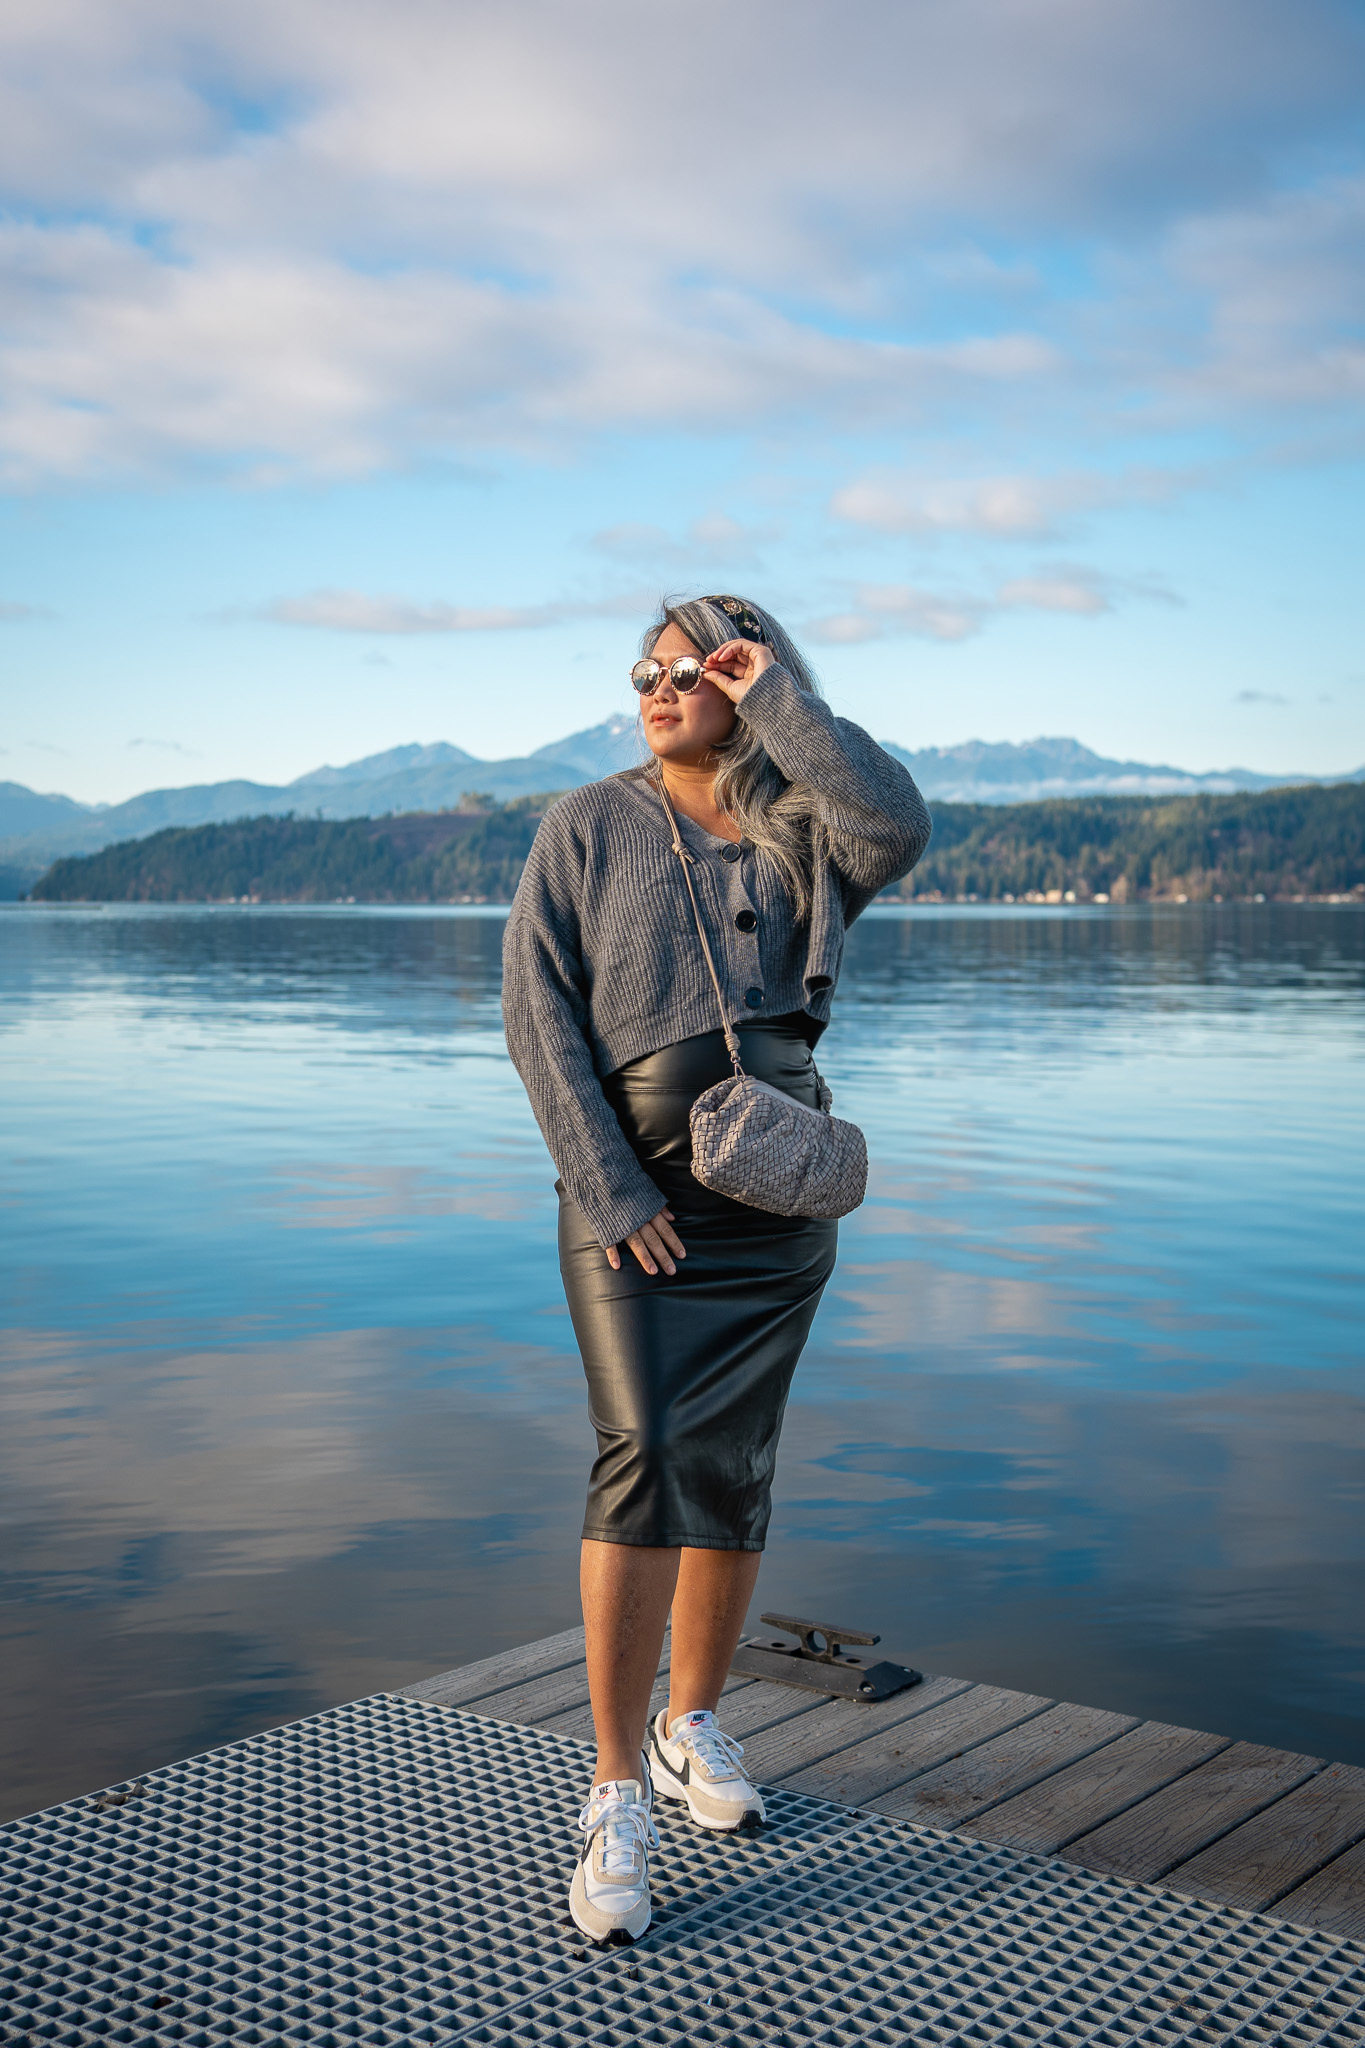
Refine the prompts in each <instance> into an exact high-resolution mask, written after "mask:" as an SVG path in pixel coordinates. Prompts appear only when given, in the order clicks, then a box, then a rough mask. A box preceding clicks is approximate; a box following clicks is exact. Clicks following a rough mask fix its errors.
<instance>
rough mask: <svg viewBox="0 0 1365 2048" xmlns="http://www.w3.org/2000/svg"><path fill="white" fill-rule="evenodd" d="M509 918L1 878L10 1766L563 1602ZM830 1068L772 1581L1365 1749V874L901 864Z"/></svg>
mask: <svg viewBox="0 0 1365 2048" xmlns="http://www.w3.org/2000/svg"><path fill="white" fill-rule="evenodd" d="M501 936H502V921H501V915H500V913H497V912H485V911H468V912H460V911H426V910H422V911H412V912H403V911H370V910H362V909H356V910H337V911H315V910H272V909H256V910H245V909H243V910H233V909H211V910H174V909H150V910H144V909H110V910H104V911H100V910H93V909H92V910H85V909H72V910H62V909H43V908H40V907H34V908H29V907H24V906H16V907H13V908H9V907H7V908H6V909H5V910H4V911H3V912H0V1061H3V1066H4V1081H3V1088H4V1101H5V1104H6V1108H5V1117H4V1146H3V1162H2V1165H0V1174H2V1178H0V1195H2V1197H3V1203H4V1212H3V1213H4V1258H5V1272H6V1295H7V1303H6V1315H5V1321H6V1323H7V1324H8V1325H9V1331H10V1334H9V1335H8V1337H7V1339H6V1343H5V1353H4V1368H3V1374H2V1375H0V1401H3V1418H2V1419H3V1435H2V1436H0V1514H2V1515H3V1599H4V1602H5V1604H4V1606H3V1609H2V1610H0V1627H2V1629H3V1644H2V1646H0V1647H2V1648H3V1657H4V1666H5V1672H6V1678H5V1683H4V1688H3V1716H4V1727H3V1742H4V1760H3V1775H4V1781H5V1792H4V1811H5V1812H7V1813H16V1812H22V1811H25V1810H27V1809H29V1808H31V1807H33V1806H35V1805H38V1804H41V1803H44V1802H46V1801H49V1800H55V1799H58V1798H63V1797H66V1796H68V1795H70V1794H73V1793H77V1792H81V1791H84V1790H86V1789H89V1788H90V1787H92V1786H95V1785H98V1784H100V1783H105V1782H108V1781H109V1780H111V1779H116V1778H120V1777H123V1776H126V1775H127V1774H129V1773H131V1772H133V1771H136V1770H140V1769H144V1768H146V1767H148V1766H150V1765H154V1764H157V1763H161V1762H164V1761H166V1760H168V1759H169V1758H171V1757H174V1756H178V1755H183V1754H185V1753H187V1752H190V1751H194V1750H198V1749H202V1748H205V1747H207V1746H209V1745H211V1744H213V1743H219V1742H225V1741H228V1740H230V1739H231V1738H233V1737H236V1736H240V1735H245V1734H248V1733H250V1732H251V1731H253V1730H256V1729H259V1728H262V1727H265V1726H268V1725H270V1724H272V1723H275V1722H278V1721H281V1720H285V1719H287V1718H290V1717H292V1716H296V1715H300V1714H305V1713H308V1712H310V1711H312V1710H314V1709H316V1708H320V1707H324V1706H327V1705H330V1704H332V1703H334V1702H336V1701H338V1700H341V1699H345V1698H348V1697H353V1696H355V1695H357V1694H361V1693H366V1692H370V1691H373V1690H375V1689H376V1688H378V1687H381V1686H386V1685H393V1684H401V1683H403V1682H405V1681H407V1680H410V1679H412V1678H415V1677H417V1676H419V1675H421V1674H423V1673H426V1672H429V1671H433V1670H437V1669H440V1668H442V1667H443V1666H446V1665H449V1664H452V1663H457V1662H462V1661H464V1660H466V1659H469V1658H472V1657H475V1656H479V1655H483V1654H486V1653H488V1652H491V1651H494V1650H497V1649H499V1648H503V1647H506V1646H508V1645H510V1644H513V1643H516V1642H519V1641H522V1640H525V1639H526V1638H529V1637H533V1636H537V1635H541V1634H545V1633H547V1632H549V1631H550V1630H553V1629H558V1628H562V1627H565V1626H567V1625H568V1624H569V1623H571V1622H573V1621H574V1620H576V1619H577V1606H576V1586H575V1578H576V1549H577V1537H578V1528H579V1520H580V1516H581V1510H582V1496H583V1486H584V1480H585V1476H586V1472H587V1467H588V1463H589V1460H590V1457H591V1448H592V1447H591V1438H590V1433H589V1430H588V1425H587V1420H586V1415H585V1400H584V1389H583V1384H582V1377H581V1371H580V1368H579V1365H578V1361H577V1355H576V1353H575V1350H574V1346H573V1339H572V1333H571V1331H570V1327H569V1322H568V1317H567V1314H566V1312H565V1309H564V1305H563V1300H562V1297H561V1294H560V1289H559V1277H558V1272H557V1269H556V1265H555V1257H554V1211H555V1203H554V1197H553V1193H552V1189H551V1183H552V1180H553V1173H552V1170H551V1169H550V1167H549V1164H548V1161H547V1159H546V1157H545V1154H544V1151H543V1149H542V1146H541V1143H540V1139H539V1136H538V1134H537V1132H536V1129H535V1125H534V1123H533V1122H532V1119H531V1116H530V1112H529V1110H528V1108H527V1106H526V1102H525V1099H524V1097H523V1095H522V1093H521V1089H520V1087H519V1084H518V1082H517V1079H516V1076H515V1074H514V1073H513V1071H512V1069H511V1067H510V1066H509V1064H508V1061H507V1058H506V1054H505V1052H504V1050H503V1045H502V1037H501V1031H500V1027H499V1020H498V983H499V973H498V955H499V944H500V940H501ZM822 1065H823V1066H824V1067H825V1069H826V1071H827V1073H828V1075H829V1077H830V1079H831V1081H832V1083H833V1085H834V1087H835V1090H836V1093H837V1095H838V1098H839V1107H840V1109H841V1110H842V1111H843V1112H844V1113H846V1114H849V1115H852V1116H855V1117H857V1118H858V1119H859V1121H860V1122H862V1123H863V1124H864V1126H865V1127H866V1129H867V1131H868V1136H869V1140H870V1143H871V1149H872V1154H873V1160H874V1169H873V1183H872V1195H871V1199H870V1200H869V1202H868V1204H867V1206H866V1207H865V1208H864V1209H863V1210H862V1211H861V1212H860V1213H859V1215H857V1216H856V1217H854V1218H853V1219H851V1221H850V1222H849V1223H847V1224H846V1225H845V1226H844V1227H843V1236H842V1252H841V1259H840V1264H839V1268H838V1271H837V1273H836V1275H835V1278H834V1280H833V1282H832V1283H831V1286H830V1289H829V1293H828V1295H827V1297H826V1302H825V1305H824V1307H823V1309H822V1311H821V1315H820V1318H819V1321H818V1322H817V1324H816V1328H815V1333H814V1336H813V1339H812V1342H811V1344H810V1347H809V1349H808V1351H807V1354H806V1358H805V1361H804V1363H803V1365H802V1368H801V1370H800V1372H799V1374H798V1378H797V1384H796V1391H795V1395H794V1398H793V1403H792V1407H791V1410H790V1412H789V1418H788V1422H787V1428H786V1434H785V1438H784V1450H783V1457H782V1461H781V1465H780V1470H779V1481H778V1487H777V1492H776V1509H775V1514H774V1519H773V1528H772V1536H771V1542H770V1548H769V1551H768V1556H767V1560H766V1563H765V1567H764V1574H763V1578H762V1580H761V1582H760V1600H759V1603H758V1604H761V1605H763V1606H776V1607H779V1608H785V1609H788V1610H794V1611H797V1612H802V1611H804V1612H809V1613H814V1614H818V1615H822V1616H826V1617H829V1618H832V1619H834V1620H844V1621H848V1622H850V1623H853V1624H854V1625H864V1626H871V1627H874V1628H879V1629H880V1630H881V1631H882V1634H883V1637H884V1639H885V1642H886V1644H887V1647H888V1648H889V1649H892V1650H893V1651H900V1652H904V1653H909V1654H910V1655H912V1656H913V1657H914V1658H915V1660H916V1661H919V1662H922V1663H923V1664H925V1665H927V1666H928V1667H929V1668H931V1669H935V1670H940V1671H950V1672H954V1673H959V1674H963V1675H966V1676H970V1677H974V1678H980V1679H987V1680H992V1681H995V1682H997V1683H1002V1684H1006V1685H1011V1686H1018V1687H1022V1688H1024V1689H1027V1690H1030V1691H1037V1692H1044V1693H1050V1694H1054V1695H1058V1696H1060V1697H1063V1698H1067V1699H1073V1700H1083V1701H1088V1702H1093V1703H1096V1704H1098V1705H1102V1706H1108V1707H1115V1708H1121V1709H1125V1710H1128V1711H1131V1712H1133V1713H1136V1714H1142V1715H1149V1716H1156V1717H1160V1718H1162V1719H1165V1720H1172V1721H1178V1722H1183V1723H1185V1724H1188V1725H1193V1726H1196V1727H1201V1728H1211V1729H1218V1730H1224V1731H1227V1732H1229V1733H1231V1734H1235V1735H1239V1736H1245V1737H1251V1738H1255V1739H1259V1740H1262V1741H1266V1742H1271V1743H1277V1744H1281V1745H1283V1746H1285V1747H1292V1748H1303V1749H1309V1750H1312V1751H1314V1752H1316V1753H1318V1754H1324V1755H1329V1756H1335V1757H1340V1758H1346V1759H1349V1760H1352V1761H1354V1762H1357V1763H1365V1574H1363V1573H1362V1569H1361V1564H1362V1553H1365V1516H1362V1512H1361V1503H1362V1491H1365V1488H1363V1486H1362V1473H1363V1471H1365V1465H1363V1463H1362V1455H1361V1454H1362V1446H1363V1444H1365V1372H1362V1357H1361V1353H1362V1345H1361V1323H1360V1309H1361V1299H1360V1292H1361V1274H1362V1244H1363V1243H1365V1239H1363V1238H1362V1233H1361V1193H1362V1181H1365V1085H1362V1084H1365V915H1362V913H1361V912H1360V911H1359V910H1355V909H1351V908H1349V907H1348V908H1342V909H1333V908H1329V907H1324V908H1318V907H1314V906H1302V907H1292V906H1277V905H1273V904H1268V905H1264V906H1251V905H1247V906H1238V905H1225V906H1222V907H1201V906H1196V905H1191V906H1189V907H1187V908H1183V909H1181V908H1176V907H1171V908H1164V907H1163V908H1151V909H1146V908H1138V909H1129V910H1111V911H1108V912H1103V911H1087V910H1066V911H1060V912H1057V913H1052V912H1047V911H1038V910H1027V911H1025V910H1018V911H997V910H989V909H981V910H971V909H959V910H952V909H949V910H942V911H935V910H913V911H906V910H900V909H888V910H876V911H874V912H872V913H871V914H869V916H867V917H866V918H865V919H864V920H863V921H862V923H861V924H860V925H859V926H858V927H857V928H856V929H855V931H854V933H853V934H852V936H851V940H850V950H849V957H848V966H847V970H846V975H845V980H844V983H843V985H842V988H841V991H840V995H839V998H838V1004H837V1008H836V1019H835V1025H834V1028H833V1029H832V1031H831V1032H830V1033H829V1035H828V1037H827V1038H826V1040H825V1044H824V1052H823V1057H822ZM756 1614H757V1606H756V1608H755V1616H756Z"/></svg>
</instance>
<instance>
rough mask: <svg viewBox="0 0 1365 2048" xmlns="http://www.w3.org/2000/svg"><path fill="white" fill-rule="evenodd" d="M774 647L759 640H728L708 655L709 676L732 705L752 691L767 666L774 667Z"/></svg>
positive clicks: (707, 668) (707, 670) (707, 672)
mask: <svg viewBox="0 0 1365 2048" xmlns="http://www.w3.org/2000/svg"><path fill="white" fill-rule="evenodd" d="M772 662H773V654H772V649H771V648H769V647H764V646H763V644H762V643H761V641H758V640H727V641H726V643H725V645H724V646H723V647H718V648H717V649H716V651H715V653H714V654H708V655H707V657H706V675H707V678H708V679H709V681H711V682H713V683H714V684H715V686H716V688H717V689H718V690H723V691H724V692H725V694H726V696H727V697H728V698H729V699H730V702H731V703H732V704H738V702H739V700H740V698H741V697H742V696H743V695H744V694H745V692H746V691H748V690H751V689H752V688H753V686H754V684H755V683H756V682H757V681H758V679H759V677H760V676H761V675H762V673H763V671H764V669H765V668H771V666H772Z"/></svg>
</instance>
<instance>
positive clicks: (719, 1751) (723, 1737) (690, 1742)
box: [669, 1721, 744, 1778]
mask: <svg viewBox="0 0 1365 2048" xmlns="http://www.w3.org/2000/svg"><path fill="white" fill-rule="evenodd" d="M669 1740H670V1741H672V1742H676V1743H677V1744H678V1747H679V1748H680V1749H687V1750H690V1751H691V1752H692V1754H693V1756H694V1757H695V1758H696V1759H697V1762H698V1763H699V1764H701V1765H703V1766H704V1768H705V1769H706V1770H707V1771H709V1773H710V1774H711V1776H712V1777H713V1778H732V1777H733V1778H742V1777H743V1776H744V1773H743V1771H742V1770H741V1769H740V1759H741V1757H742V1756H743V1755H744V1744H743V1743H742V1742H736V1741H735V1738H734V1736H733V1735H727V1734H726V1733H725V1730H724V1729H723V1728H718V1727H717V1726H716V1724H715V1722H714V1721H711V1722H709V1723H708V1722H703V1723H702V1725H701V1726H700V1727H699V1728H680V1729H679V1730H678V1733H677V1734H676V1735H673V1736H670V1738H669Z"/></svg>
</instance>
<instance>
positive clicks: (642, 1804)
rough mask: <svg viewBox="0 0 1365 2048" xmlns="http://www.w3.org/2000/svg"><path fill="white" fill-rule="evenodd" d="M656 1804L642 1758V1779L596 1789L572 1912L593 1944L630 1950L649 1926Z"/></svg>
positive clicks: (581, 1820) (585, 1823) (587, 1810)
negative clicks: (650, 1855)
mask: <svg viewBox="0 0 1365 2048" xmlns="http://www.w3.org/2000/svg"><path fill="white" fill-rule="evenodd" d="M652 1805H653V1788H652V1787H651V1785H650V1779H649V1765H648V1763H647V1761H646V1760H645V1758H644V1757H643V1756H641V1758H640V1776H639V1778H608V1779H606V1780H605V1781H604V1783H602V1784H600V1785H594V1786H593V1788H592V1792H591V1793H590V1795H589V1798H588V1803H587V1805H586V1806H585V1807H584V1808H583V1811H582V1813H580V1814H579V1816H578V1825H579V1827H580V1828H581V1829H582V1830H583V1847H582V1849H581V1850H580V1851H579V1855H578V1862H577V1864H576V1866H575V1868H574V1874H573V1883H572V1884H571V1885H570V1887H569V1911H570V1912H571V1913H572V1914H573V1918H574V1925H575V1926H576V1927H579V1928H581V1929H582V1931H583V1933H584V1934H586V1935H587V1936H588V1938H589V1940H591V1941H598V1942H610V1943H611V1944H612V1946H613V1947H615V1948H620V1947H624V1946H627V1945H628V1944H629V1943H630V1942H632V1941H638V1940H639V1938H640V1936H641V1935H642V1934H643V1933H644V1931H645V1929H646V1928H647V1927H648V1925H649V1916H650V1898H649V1852H650V1850H651V1849H657V1848H658V1846H659V1837H658V1834H657V1832H656V1830H655V1827H654V1820H653V1815H652V1813H651V1807H652Z"/></svg>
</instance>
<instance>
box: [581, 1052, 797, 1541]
mask: <svg viewBox="0 0 1365 2048" xmlns="http://www.w3.org/2000/svg"><path fill="white" fill-rule="evenodd" d="M741 1039H742V1043H743V1048H744V1051H743V1059H744V1066H745V1070H746V1072H748V1073H750V1074H753V1075H754V1076H755V1077H756V1078H757V1079H759V1080H763V1081H769V1082H771V1083H772V1085H773V1086H774V1087H776V1088H781V1089H782V1090H783V1091H784V1092H785V1093H786V1094H788V1095H792V1096H795V1097H796V1099H797V1100H798V1101H799V1102H805V1103H807V1104H808V1105H809V1106H810V1107H812V1108H813V1107H814V1106H815V1100H816V1096H815V1087H816V1084H815V1071H814V1066H813V1063H812V1060H811V1054H810V1047H809V1045H808V1044H807V1042H806V1039H805V1036H804V1035H803V1033H802V1032H801V1030H800V1029H799V1028H798V1027H797V1026H796V1025H795V1024H794V1023H791V1022H788V1021H787V1020H786V1019H782V1018H774V1019H772V1020H771V1021H770V1022H768V1023H766V1024H763V1025H753V1026H748V1027H745V1028H744V1029H742V1031H741ZM730 1071H731V1069H730V1060H729V1055H728V1054H727V1052H726V1050H725V1040H724V1037H723V1036H722V1034H721V1033H720V1032H719V1031H713V1032H708V1033H706V1034H705V1036H703V1037H700V1038H688V1039H684V1040H682V1041H681V1042H680V1043H679V1044H677V1045H670V1046H667V1047H665V1048H664V1050H663V1051H662V1052H656V1053H650V1054H649V1055H648V1056H647V1057H646V1058H645V1059H641V1060H633V1061H632V1062H631V1063H630V1065H629V1066H626V1067H621V1068H619V1069H618V1070H617V1072H616V1073H614V1074H612V1075H610V1076H609V1077H608V1079H607V1080H606V1082H605V1083H604V1084H603V1085H604V1088H605V1091H606V1095H607V1099H608V1101H609V1102H610V1103H611V1105H612V1107H613V1109H614V1110H615V1111H616V1114H617V1116H618V1118H619V1119H620V1122H621V1128H622V1129H623V1130H624V1132H625V1134H626V1136H627V1138H628V1139H629V1140H630V1143H631V1145H632V1147H633V1149H634V1151H635V1153H636V1155H637V1156H638V1158H639V1159H640V1162H641V1164H642V1165H643V1166H644V1168H645V1170H646V1172H647V1173H648V1174H649V1176H650V1178H651V1179H652V1180H653V1181H654V1182H655V1184H656V1185H657V1186H658V1187H659V1188H661V1189H662V1191H663V1194H664V1199H665V1201H666V1203H667V1205H668V1207H669V1208H670V1209H671V1210H672V1211H673V1214H674V1217H675V1219H676V1220H675V1222H674V1226H673V1227H674V1229H675V1230H676V1231H677V1233H678V1236H679V1237H680V1238H681V1240H682V1242H683V1244H684V1245H685V1246H686V1247H687V1257H686V1258H685V1259H683V1260H680V1261H678V1262H677V1271H676V1272H675V1273H674V1274H673V1275H671V1276H670V1275H668V1274H666V1273H664V1272H663V1271H662V1269H661V1270H660V1271H659V1272H658V1273H657V1274H656V1275H655V1277H654V1278H652V1279H651V1278H650V1276H649V1275H648V1274H647V1273H646V1272H645V1271H644V1269H643V1268H642V1267H641V1266H640V1264H639V1263H638V1261H637V1260H636V1258H635V1255H634V1253H633V1252H631V1251H629V1250H628V1249H627V1248H626V1247H625V1246H624V1245H623V1246H622V1248H621V1270H620V1272H619V1273H614V1272H613V1271H612V1269H611V1267H610V1266H609V1265H608V1264H607V1260H606V1254H605V1253H604V1252H603V1250H602V1247H601V1246H600V1245H599V1244H598V1242H597V1240H596V1238H595V1237H594V1236H593V1234H592V1231H591V1230H590V1229H589V1227H588V1224H587V1221H586V1219H585V1218H584V1216H583V1214H582V1212H581V1211H580V1210H579V1209H578V1208H576V1207H575V1205H574V1204H573V1203H572V1202H571V1201H569V1199H568V1197H567V1196H566V1195H565V1194H564V1192H563V1189H562V1188H561V1189H560V1191H559V1193H560V1204H559V1264H560V1271H561V1273H562V1274H563V1276H564V1291H565V1293H566V1295H567V1296H568V1300H569V1313H570V1315H571V1316H572V1318H573V1326H574V1333H575V1335H576V1336H577V1338H578V1345H579V1349H580V1351H581V1352H582V1355H583V1365H584V1369H585V1371H586V1373H587V1379H588V1409H589V1414H590V1416H591V1418H592V1425H593V1428H594V1429H595V1430H596V1432H597V1460H596V1463H595V1464H594V1466H593V1470H592V1480H591V1483H590V1485H589V1489H588V1506H587V1515H586V1519H585V1521H584V1524H583V1534H584V1536H585V1537H589V1538H592V1539H594V1540H595V1541H597V1542H599V1543H639V1544H648V1545H653V1546H656V1547H658V1548H661V1549H672V1548H674V1547H676V1546H680V1545H685V1546H687V1547H689V1548H696V1549H702V1550H762V1548H763V1543H764V1538H765V1536H766V1534H767V1528H768V1517H769V1513H770V1501H769V1493H770V1489H771V1486H772V1478H773V1468H774V1466H775V1464H776V1460H777V1440H778V1435H779V1433H780V1431H781V1428H782V1415H783V1411H784V1409H785V1407H786V1403H787V1394H788V1391H789V1390H790V1387H791V1382H792V1375H793V1373H794V1372H795V1370H796V1361H797V1359H798V1358H799V1357H800V1356H801V1351H802V1347H803V1346H804V1344H805V1341H806V1337H807V1335H808V1334H809V1331H810V1326H811V1322H812V1319H813V1318H814V1315H815V1311H816V1309H817V1307H818V1306H819V1303H820V1296H821V1294H822V1292H823V1291H824V1286H825V1282H826V1281H827V1280H828V1278H829V1276H830V1273H831V1272H832V1271H833V1268H834V1260H835V1253H836V1250H837V1245H838V1225H837V1223H833V1222H825V1221H818V1220H814V1219H808V1218H805V1217H791V1216H773V1215H770V1214H769V1213H768V1212H767V1211H766V1210H762V1209H750V1208H748V1207H746V1206H745V1205H744V1203H742V1202H732V1201H731V1200H730V1199H729V1198H728V1196H725V1195H715V1194H712V1193H711V1192H710V1190H709V1189H707V1188H704V1187H703V1186H702V1185H701V1183H700V1182H699V1181H696V1180H694V1179H693V1178H692V1171H691V1159H692V1147H691V1135H690V1132H689V1129H688V1113H689V1111H690V1110H691V1107H692V1104H693V1102H694V1101H695V1100H696V1098H697V1096H698V1095H700V1094H701V1092H702V1090H703V1089H704V1088H709V1087H712V1086H713V1085H714V1084H715V1083H716V1082H717V1081H723V1080H725V1079H726V1077H727V1076H728V1075H729V1073H730Z"/></svg>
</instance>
